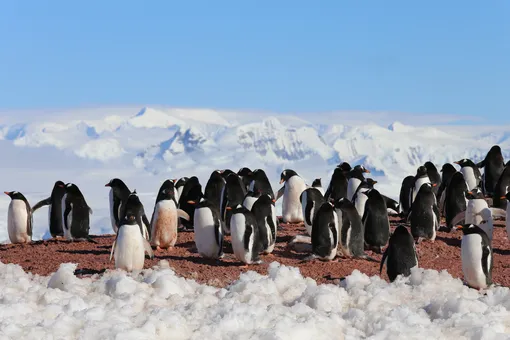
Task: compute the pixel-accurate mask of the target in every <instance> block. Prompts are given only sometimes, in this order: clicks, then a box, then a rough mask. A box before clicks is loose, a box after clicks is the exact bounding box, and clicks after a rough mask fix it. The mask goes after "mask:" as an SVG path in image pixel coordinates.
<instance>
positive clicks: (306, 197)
mask: <svg viewBox="0 0 510 340" xmlns="http://www.w3.org/2000/svg"><path fill="white" fill-rule="evenodd" d="M299 200H300V201H301V210H302V211H303V221H304V222H305V228H306V232H307V234H308V235H310V236H312V226H313V219H314V217H315V214H316V213H317V210H319V207H320V206H321V205H322V203H324V202H325V201H326V200H325V199H324V196H322V194H321V192H320V191H319V190H317V189H316V188H308V189H306V190H304V191H303V192H302V193H301V196H300V197H299Z"/></svg>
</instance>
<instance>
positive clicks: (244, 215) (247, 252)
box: [227, 204, 262, 264]
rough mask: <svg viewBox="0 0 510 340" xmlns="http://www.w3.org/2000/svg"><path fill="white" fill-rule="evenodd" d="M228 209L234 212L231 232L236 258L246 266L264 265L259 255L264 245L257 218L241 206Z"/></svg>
mask: <svg viewBox="0 0 510 340" xmlns="http://www.w3.org/2000/svg"><path fill="white" fill-rule="evenodd" d="M227 209H228V210H232V218H231V221H230V228H231V229H230V230H231V235H232V236H231V240H232V250H233V251H234V255H235V257H236V258H237V259H238V260H239V261H241V262H243V263H245V264H252V263H255V264H260V263H262V261H261V260H260V255H259V254H260V252H261V250H262V249H261V248H262V243H261V242H260V234H259V230H258V225H257V221H256V220H255V216H254V215H253V213H252V212H251V211H249V210H248V209H246V208H245V207H243V206H242V205H240V204H239V205H237V206H236V207H235V208H232V207H227Z"/></svg>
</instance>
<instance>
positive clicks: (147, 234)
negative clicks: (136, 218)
mask: <svg viewBox="0 0 510 340" xmlns="http://www.w3.org/2000/svg"><path fill="white" fill-rule="evenodd" d="M142 222H143V223H142V230H143V233H142V235H143V238H144V239H146V240H148V239H150V237H151V234H150V232H149V229H150V223H149V220H148V219H147V216H146V215H145V213H144V214H143V215H142Z"/></svg>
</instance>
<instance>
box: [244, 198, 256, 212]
mask: <svg viewBox="0 0 510 340" xmlns="http://www.w3.org/2000/svg"><path fill="white" fill-rule="evenodd" d="M257 199H258V198H257V197H252V196H247V197H246V198H245V199H244V202H243V206H244V207H245V208H246V209H248V210H250V211H251V208H252V207H253V204H254V203H255V202H256V201H257Z"/></svg>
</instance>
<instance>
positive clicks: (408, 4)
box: [0, 0, 510, 119]
mask: <svg viewBox="0 0 510 340" xmlns="http://www.w3.org/2000/svg"><path fill="white" fill-rule="evenodd" d="M509 15H510V2H509V1H503V0H500V1H497V0H496V1H490V2H482V1H454V0H451V1H435V0H434V1H423V2H417V1H391V0H389V1H375V0H374V1H339V0H337V1H316V2H312V1H296V0H294V1H286V0H281V1H266V0H259V1H248V0H246V1H222V0H216V1H205V0H204V1H192V0H190V1H186V2H185V1H150V2H148V1H147V2H142V1H127V0H123V1H116V0H111V1H95V0H93V1H81V2H78V1H44V2H43V1H2V2H0V44H1V45H0V46H1V47H0V109H27V108H65V107H69V108H71V107H84V106H102V105H106V106H108V105H151V104H154V105H167V106H174V107H207V108H216V109H241V110H242V109H248V110H252V109H258V110H267V111H273V112H282V113H293V112H328V111H337V110H357V111H385V112H404V113H407V112H408V113H416V114H443V113H444V114H455V115H466V116H480V115H485V116H487V117H488V118H490V119H506V116H507V115H508V113H510V101H509V100H508V98H509V94H508V90H509V89H510V20H508V17H509Z"/></svg>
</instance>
